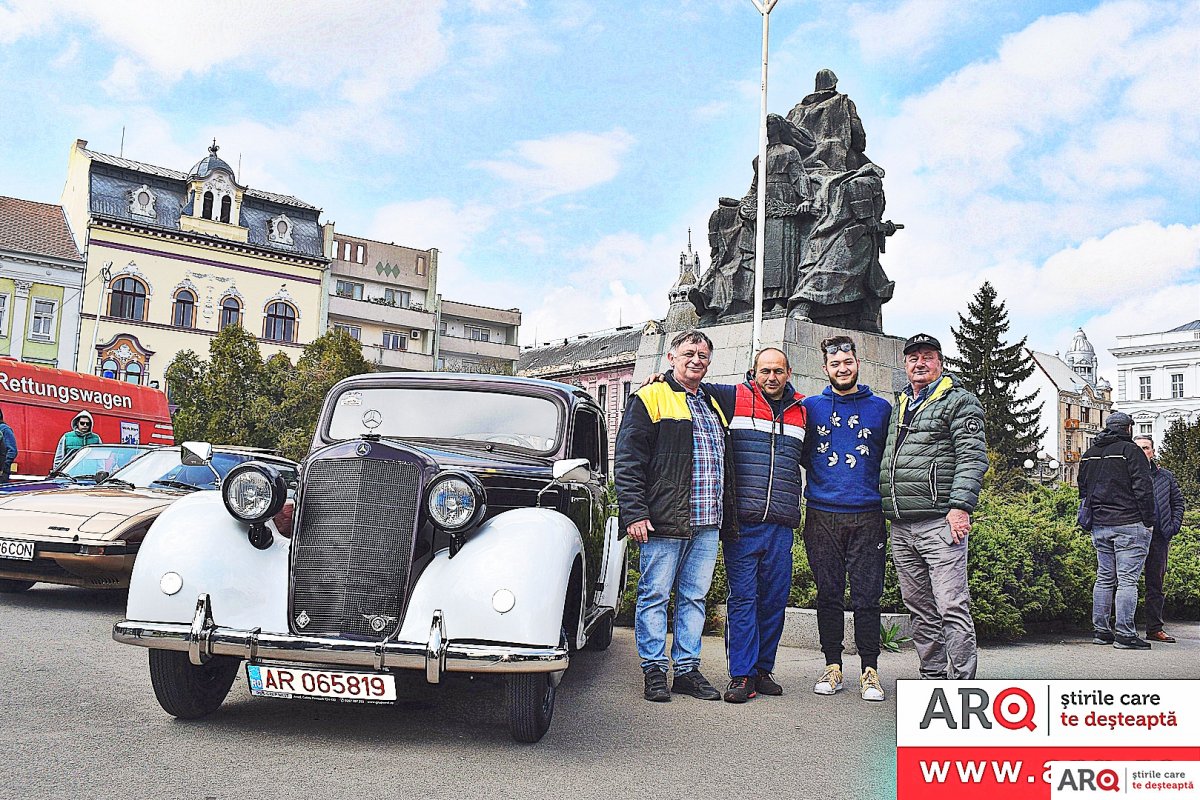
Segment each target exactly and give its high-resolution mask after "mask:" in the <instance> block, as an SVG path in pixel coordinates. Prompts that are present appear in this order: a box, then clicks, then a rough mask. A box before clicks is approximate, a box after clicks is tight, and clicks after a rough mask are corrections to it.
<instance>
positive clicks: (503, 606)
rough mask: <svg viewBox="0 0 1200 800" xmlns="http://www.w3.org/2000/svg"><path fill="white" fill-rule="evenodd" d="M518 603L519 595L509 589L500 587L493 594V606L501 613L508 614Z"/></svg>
mask: <svg viewBox="0 0 1200 800" xmlns="http://www.w3.org/2000/svg"><path fill="white" fill-rule="evenodd" d="M516 604H517V596H516V595H514V594H513V593H512V592H510V591H509V590H508V589H499V590H497V591H496V593H495V594H494V595H492V608H494V609H496V611H498V612H499V613H501V614H507V613H508V612H509V611H512V610H513V606H515V605H516Z"/></svg>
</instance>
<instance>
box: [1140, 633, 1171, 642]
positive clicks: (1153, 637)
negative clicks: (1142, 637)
mask: <svg viewBox="0 0 1200 800" xmlns="http://www.w3.org/2000/svg"><path fill="white" fill-rule="evenodd" d="M1146 638H1147V639H1149V640H1150V641H1152V642H1168V643H1171V642H1174V641H1175V637H1174V636H1171V635H1170V634H1169V633H1167V632H1166V631H1155V632H1154V633H1147V634H1146Z"/></svg>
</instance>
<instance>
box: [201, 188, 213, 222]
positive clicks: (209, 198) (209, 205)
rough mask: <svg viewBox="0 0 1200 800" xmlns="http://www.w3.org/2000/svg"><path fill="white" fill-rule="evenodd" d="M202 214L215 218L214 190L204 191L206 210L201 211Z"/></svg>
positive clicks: (208, 217) (205, 216) (206, 217)
mask: <svg viewBox="0 0 1200 800" xmlns="http://www.w3.org/2000/svg"><path fill="white" fill-rule="evenodd" d="M200 216H202V217H204V218H205V219H212V218H213V193H212V192H205V193H204V211H203V212H201V214H200Z"/></svg>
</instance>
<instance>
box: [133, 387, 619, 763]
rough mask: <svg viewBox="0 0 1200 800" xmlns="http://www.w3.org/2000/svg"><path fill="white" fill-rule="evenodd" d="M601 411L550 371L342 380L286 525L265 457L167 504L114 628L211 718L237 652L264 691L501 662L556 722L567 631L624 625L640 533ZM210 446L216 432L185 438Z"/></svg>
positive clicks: (591, 635) (498, 669) (163, 699)
mask: <svg viewBox="0 0 1200 800" xmlns="http://www.w3.org/2000/svg"><path fill="white" fill-rule="evenodd" d="M606 441H607V439H606V437H605V427H604V419H603V414H602V413H601V411H600V409H599V407H598V406H597V405H596V403H595V402H594V401H593V400H592V398H591V397H590V396H589V395H588V394H587V393H586V392H585V391H584V390H583V389H580V388H577V387H573V386H567V385H565V384H561V383H554V382H550V381H542V380H533V379H523V378H509V377H500V376H483V375H455V374H447V373H431V374H421V373H392V374H371V375H362V376H357V377H354V378H349V379H347V380H344V381H342V382H340V383H338V384H337V385H336V386H334V388H333V389H332V390H331V391H330V393H329V395H328V396H327V397H326V399H325V404H324V408H323V410H322V412H321V416H320V419H319V421H318V423H317V429H316V433H315V436H314V441H313V446H312V449H311V450H310V452H309V455H308V456H307V458H306V459H305V460H304V461H303V463H302V464H301V467H300V489H299V494H298V501H297V507H296V512H295V518H294V525H293V526H292V531H291V532H290V536H289V535H284V532H283V531H281V530H279V528H278V526H276V525H275V524H274V523H273V522H272V518H273V516H274V515H275V513H276V512H277V511H278V509H279V507H280V504H281V503H282V502H283V497H284V488H283V486H282V482H281V481H280V480H279V477H278V475H277V472H276V471H275V470H274V469H273V468H272V467H271V466H270V465H269V464H266V463H250V464H244V465H241V466H239V467H237V468H235V469H234V470H232V471H231V472H230V473H229V475H228V476H227V477H226V479H225V480H224V482H223V484H222V491H221V493H220V495H217V494H216V493H208V494H204V493H198V494H196V495H193V496H191V497H188V498H184V499H183V500H181V501H180V502H179V503H176V504H175V505H174V506H172V507H171V508H170V509H168V510H167V511H166V512H165V513H164V514H163V515H162V516H161V517H160V518H159V520H158V521H157V522H156V523H155V524H154V527H153V528H152V529H151V531H150V533H149V535H148V536H147V537H146V540H145V543H144V544H143V546H142V549H141V552H140V553H139V556H138V561H137V564H136V565H135V567H134V573H133V579H132V582H131V585H130V591H129V605H128V609H127V614H126V616H127V619H125V620H123V621H121V622H118V623H117V624H116V625H115V627H114V629H113V638H114V639H116V640H117V641H118V642H124V643H126V644H133V645H139V646H142V647H147V648H150V654H149V655H150V679H151V683H152V684H153V686H154V691H155V694H156V696H157V698H158V701H159V703H160V704H161V705H162V707H163V708H164V709H165V710H166V711H167V712H168V713H170V714H173V715H175V716H177V717H183V718H196V717H203V716H205V715H207V714H210V713H212V712H213V711H214V710H216V709H217V708H218V707H219V706H220V705H221V703H222V702H223V701H224V699H225V697H226V695H227V694H228V692H229V689H230V687H231V685H232V683H233V680H234V677H235V676H236V674H237V671H238V668H239V665H240V664H241V662H242V661H245V662H246V673H247V680H248V684H249V687H250V691H251V693H252V694H253V695H256V696H265V697H288V698H315V699H325V700H341V701H350V702H385V703H386V702H394V701H395V700H396V675H395V673H396V672H397V671H400V670H419V671H421V672H423V673H424V675H425V678H426V679H427V680H428V681H429V682H430V683H439V682H440V681H441V680H442V677H443V676H444V675H445V674H446V673H447V672H467V673H493V674H502V675H504V676H505V679H506V681H505V682H506V687H507V689H506V693H507V698H508V708H509V730H510V732H511V734H512V735H513V737H514V738H516V739H517V740H519V741H525V742H536V741H538V740H539V739H541V737H542V736H543V735H544V734H545V732H546V731H547V729H548V728H549V726H550V721H551V717H552V715H553V713H554V702H555V696H556V688H557V686H558V683H559V681H560V679H561V678H562V676H563V673H564V672H565V670H566V669H567V664H568V662H569V659H570V653H571V651H573V650H575V649H576V648H579V647H583V646H585V645H588V646H590V647H591V648H594V649H599V650H602V649H604V648H606V647H608V645H609V643H610V642H611V640H612V632H613V620H614V618H615V616H616V614H617V611H618V605H619V601H620V597H621V592H622V590H623V588H624V581H625V575H626V557H625V552H626V548H625V539H624V538H621V537H619V536H618V528H617V524H616V518H615V517H614V516H613V515H612V511H611V509H610V508H609V507H608V503H607V495H606V491H605V489H606V486H607V473H608V456H607V446H606ZM185 450H188V451H189V452H192V453H193V459H192V460H193V461H195V462H196V463H202V462H203V460H204V455H205V452H204V451H205V447H204V445H203V444H198V445H192V444H188V445H185Z"/></svg>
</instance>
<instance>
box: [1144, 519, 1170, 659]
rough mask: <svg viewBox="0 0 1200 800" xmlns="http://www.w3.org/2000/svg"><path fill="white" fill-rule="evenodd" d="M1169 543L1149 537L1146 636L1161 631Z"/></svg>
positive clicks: (1155, 534)
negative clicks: (1164, 579)
mask: <svg viewBox="0 0 1200 800" xmlns="http://www.w3.org/2000/svg"><path fill="white" fill-rule="evenodd" d="M1170 546H1171V543H1170V542H1169V541H1167V540H1166V539H1165V538H1164V537H1162V536H1159V535H1158V531H1155V532H1154V535H1153V536H1151V537H1150V552H1148V553H1147V554H1146V635H1147V636H1149V635H1150V634H1152V633H1156V632H1157V631H1161V630H1162V629H1163V605H1164V604H1165V603H1166V595H1164V594H1163V578H1165V577H1166V576H1167V549H1168V548H1169V547H1170Z"/></svg>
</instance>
